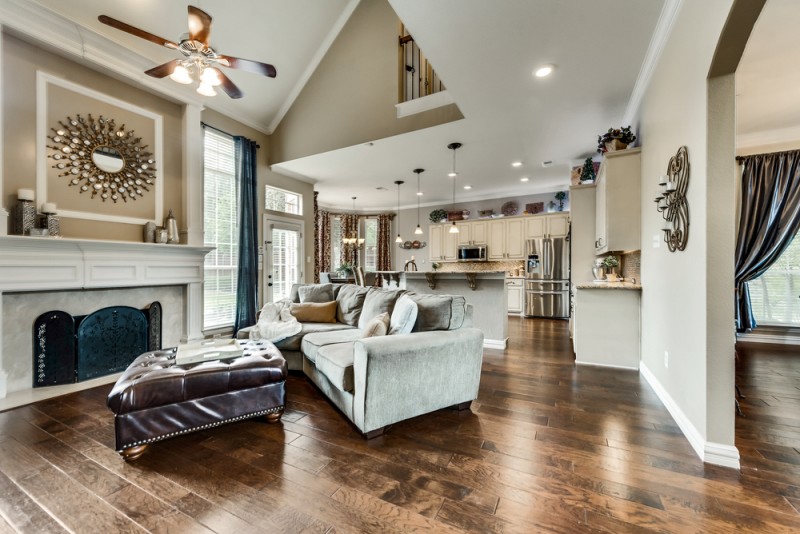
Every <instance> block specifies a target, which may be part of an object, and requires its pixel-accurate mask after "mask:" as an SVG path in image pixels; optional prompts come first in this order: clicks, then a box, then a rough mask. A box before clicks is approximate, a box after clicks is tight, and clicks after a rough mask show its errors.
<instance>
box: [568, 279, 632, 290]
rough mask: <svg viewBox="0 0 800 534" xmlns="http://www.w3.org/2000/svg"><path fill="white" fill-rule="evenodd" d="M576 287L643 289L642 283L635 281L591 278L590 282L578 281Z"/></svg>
mask: <svg viewBox="0 0 800 534" xmlns="http://www.w3.org/2000/svg"><path fill="white" fill-rule="evenodd" d="M574 285H575V289H630V290H633V291H641V290H642V285H641V284H635V283H633V282H595V281H594V280H590V281H588V282H576V283H575V284H574Z"/></svg>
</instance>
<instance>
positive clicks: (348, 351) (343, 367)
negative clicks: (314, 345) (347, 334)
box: [314, 341, 355, 392]
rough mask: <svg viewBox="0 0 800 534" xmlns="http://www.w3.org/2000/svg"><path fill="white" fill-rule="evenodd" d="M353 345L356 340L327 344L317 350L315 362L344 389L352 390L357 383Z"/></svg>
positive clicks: (331, 379)
mask: <svg viewBox="0 0 800 534" xmlns="http://www.w3.org/2000/svg"><path fill="white" fill-rule="evenodd" d="M353 345H355V341H351V342H349V343H336V344H334V345H325V346H324V347H321V348H320V349H319V351H318V352H317V361H316V362H314V363H315V365H316V366H317V370H318V371H319V372H320V373H322V374H324V375H325V377H326V378H327V379H328V380H329V381H330V382H331V384H333V385H334V386H336V387H337V388H339V389H341V390H342V391H348V392H352V391H353V387H354V383H355V380H354V374H353V360H354V357H353Z"/></svg>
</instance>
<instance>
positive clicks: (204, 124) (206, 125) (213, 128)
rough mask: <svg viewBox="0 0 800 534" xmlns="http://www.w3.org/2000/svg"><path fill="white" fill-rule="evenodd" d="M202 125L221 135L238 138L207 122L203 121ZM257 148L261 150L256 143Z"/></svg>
mask: <svg viewBox="0 0 800 534" xmlns="http://www.w3.org/2000/svg"><path fill="white" fill-rule="evenodd" d="M200 124H201V125H203V128H211V129H212V130H216V131H218V132H219V133H224V134H225V135H230V136H231V137H236V136H235V135H233V134H232V133H228V132H226V131H225V130H222V129H220V128H217V127H216V126H211V125H210V124H208V123H207V122H202V121H201V122H200ZM256 148H261V145H259V144H258V143H256Z"/></svg>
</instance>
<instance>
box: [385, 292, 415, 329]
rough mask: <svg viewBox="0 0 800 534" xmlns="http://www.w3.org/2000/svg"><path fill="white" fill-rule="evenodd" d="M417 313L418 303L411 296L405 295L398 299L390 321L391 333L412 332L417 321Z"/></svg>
mask: <svg viewBox="0 0 800 534" xmlns="http://www.w3.org/2000/svg"><path fill="white" fill-rule="evenodd" d="M417 313H418V312H417V303H416V302H414V300H413V299H412V298H411V297H410V296H408V295H403V296H401V297H400V298H399V299H397V302H396V303H395V305H394V310H392V318H391V320H390V321H389V335H390V336H393V335H395V334H408V333H410V332H411V330H412V329H413V328H414V324H415V323H416V321H417Z"/></svg>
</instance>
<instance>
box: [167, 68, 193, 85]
mask: <svg viewBox="0 0 800 534" xmlns="http://www.w3.org/2000/svg"><path fill="white" fill-rule="evenodd" d="M169 79H170V80H172V81H173V82H178V83H182V84H184V85H186V84H190V83H192V82H193V81H194V80H192V76H191V75H190V74H189V69H187V68H186V67H184V66H183V65H178V66H177V67H175V70H173V71H172V74H170V75H169Z"/></svg>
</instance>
